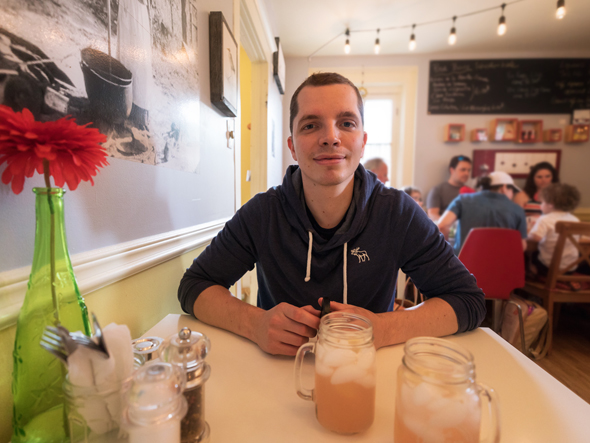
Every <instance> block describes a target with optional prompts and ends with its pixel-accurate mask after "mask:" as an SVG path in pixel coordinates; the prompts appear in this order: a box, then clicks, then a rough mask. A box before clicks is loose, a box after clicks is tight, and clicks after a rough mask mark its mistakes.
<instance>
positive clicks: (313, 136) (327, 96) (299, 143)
mask: <svg viewBox="0 0 590 443" xmlns="http://www.w3.org/2000/svg"><path fill="white" fill-rule="evenodd" d="M297 102H298V105H299V112H298V113H297V115H296V116H295V119H294V121H293V135H292V136H291V137H289V139H288V140H287V143H288V145H289V150H290V151H291V155H292V156H293V159H294V160H295V161H297V163H298V164H299V167H300V168H301V174H302V178H303V183H304V185H305V186H318V185H319V186H337V185H340V184H343V183H344V184H348V183H349V182H350V180H352V179H353V177H354V172H355V171H356V168H357V167H358V165H359V162H360V160H361V158H362V156H363V153H364V151H365V144H366V143H367V134H365V132H364V131H363V124H362V120H361V115H360V113H359V110H358V106H357V105H358V104H357V97H356V94H355V92H354V90H353V89H352V88H351V87H350V86H348V85H328V86H306V87H305V88H303V89H302V90H301V92H300V93H299V97H298V98H297Z"/></svg>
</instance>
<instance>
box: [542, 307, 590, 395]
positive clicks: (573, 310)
mask: <svg viewBox="0 0 590 443" xmlns="http://www.w3.org/2000/svg"><path fill="white" fill-rule="evenodd" d="M536 363H537V364H538V365H539V366H540V367H542V368H543V369H544V370H546V371H547V372H549V373H550V374H551V375H552V376H553V377H555V378H556V379H557V380H559V381H560V382H561V383H563V384H564V385H566V386H567V387H568V388H570V389H571V390H572V391H573V392H575V393H576V394H577V395H579V396H580V397H581V398H582V399H583V400H585V401H586V402H588V403H590V305H588V304H575V303H565V304H563V306H562V309H561V313H560V316H559V324H558V325H557V328H556V329H555V330H554V333H553V350H552V352H551V354H550V355H548V356H546V357H545V358H543V359H541V360H539V361H538V362H536Z"/></svg>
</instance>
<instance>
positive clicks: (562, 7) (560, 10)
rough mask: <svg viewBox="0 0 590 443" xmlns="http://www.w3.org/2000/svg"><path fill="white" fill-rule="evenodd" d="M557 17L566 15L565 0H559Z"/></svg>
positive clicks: (560, 17)
mask: <svg viewBox="0 0 590 443" xmlns="http://www.w3.org/2000/svg"><path fill="white" fill-rule="evenodd" d="M555 17H556V18H557V19H559V20H561V19H562V18H564V17H565V0H557V11H555Z"/></svg>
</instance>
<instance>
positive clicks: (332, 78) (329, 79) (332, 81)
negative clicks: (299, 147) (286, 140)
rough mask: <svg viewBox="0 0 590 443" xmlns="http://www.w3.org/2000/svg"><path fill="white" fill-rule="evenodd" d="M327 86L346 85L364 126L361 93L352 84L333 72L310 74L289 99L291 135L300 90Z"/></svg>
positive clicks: (297, 108) (297, 110) (297, 109)
mask: <svg viewBox="0 0 590 443" xmlns="http://www.w3.org/2000/svg"><path fill="white" fill-rule="evenodd" d="M329 85H348V86H350V87H351V88H352V89H353V90H354V92H355V93H356V100H357V106H358V109H359V113H360V114H361V122H362V123H363V125H364V124H365V111H364V105H363V98H362V97H361V93H360V92H359V90H358V88H357V87H356V86H355V85H354V83H352V82H351V81H350V80H348V79H347V78H346V77H344V76H342V75H340V74H337V73H335V72H316V73H315V74H312V75H310V76H309V77H307V78H306V79H305V81H304V82H303V83H301V85H299V87H298V88H297V90H296V91H295V93H294V94H293V97H291V106H290V107H289V129H290V130H291V134H293V121H295V116H296V115H297V113H298V112H299V103H297V98H298V97H299V93H300V92H301V90H302V89H303V88H305V87H306V86H329Z"/></svg>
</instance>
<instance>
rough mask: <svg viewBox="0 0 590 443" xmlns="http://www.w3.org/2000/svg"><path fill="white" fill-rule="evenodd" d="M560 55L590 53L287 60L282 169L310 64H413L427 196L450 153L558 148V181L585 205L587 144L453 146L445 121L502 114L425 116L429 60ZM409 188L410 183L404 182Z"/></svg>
mask: <svg viewBox="0 0 590 443" xmlns="http://www.w3.org/2000/svg"><path fill="white" fill-rule="evenodd" d="M562 57H581V58H584V57H590V50H589V51H586V52H582V53H580V52H576V53H573V52H572V53H567V52H563V51H562V52H559V53H547V52H545V53H478V54H467V53H466V54H460V55H456V56H450V55H449V54H441V55H438V54H421V55H394V56H386V55H382V56H374V55H372V56H339V57H314V58H313V59H312V60H311V62H310V61H308V59H307V58H302V57H297V58H287V60H286V65H287V88H286V94H285V96H286V97H287V98H286V99H285V101H284V107H283V125H284V128H285V132H284V134H283V150H284V151H283V152H284V166H286V165H288V164H291V163H293V162H292V160H291V155H290V154H289V153H288V148H287V143H286V139H287V137H288V136H289V102H288V100H290V99H291V96H292V95H293V92H294V91H295V89H296V88H297V87H298V86H299V85H300V84H301V83H302V82H303V81H304V80H305V78H306V77H307V75H308V69H309V67H310V66H313V67H318V68H322V69H325V68H329V67H333V68H341V67H342V68H347V67H359V68H360V67H361V66H365V67H372V66H417V67H418V103H417V113H416V138H415V140H416V149H415V163H414V164H415V171H414V177H415V183H414V185H416V186H418V187H420V188H422V190H423V192H428V191H429V190H430V188H432V187H433V186H435V185H436V184H438V183H439V182H442V181H444V180H446V179H447V178H448V172H447V166H448V162H449V160H450V158H451V157H452V156H454V155H458V154H464V155H469V156H472V151H473V150H474V149H527V148H530V149H561V150H562V156H561V168H560V172H561V179H562V181H563V182H566V183H570V184H572V185H575V186H577V187H578V188H579V189H580V192H581V193H582V202H581V205H580V206H581V207H590V174H588V173H587V165H589V164H590V144H589V143H583V144H580V145H576V144H566V143H564V142H563V141H562V142H560V143H551V144H548V143H535V144H531V145H526V146H523V145H519V144H515V143H501V144H499V143H477V144H476V143H472V142H470V141H464V142H462V143H456V144H445V143H444V142H443V128H444V126H445V125H446V124H447V123H465V125H466V128H467V129H471V128H476V127H485V128H487V127H488V126H489V122H490V121H491V120H493V119H494V118H496V117H506V115H492V114H488V115H475V114H472V115H428V114H427V105H428V103H427V100H428V69H429V62H430V60H448V59H478V58H479V59H481V58H486V59H487V58H562ZM514 117H516V118H518V119H527V118H531V119H541V120H543V123H544V127H545V128H565V125H566V124H568V123H569V118H570V115H569V114H541V115H534V116H533V115H525V114H515V115H514ZM408 184H409V183H408Z"/></svg>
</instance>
